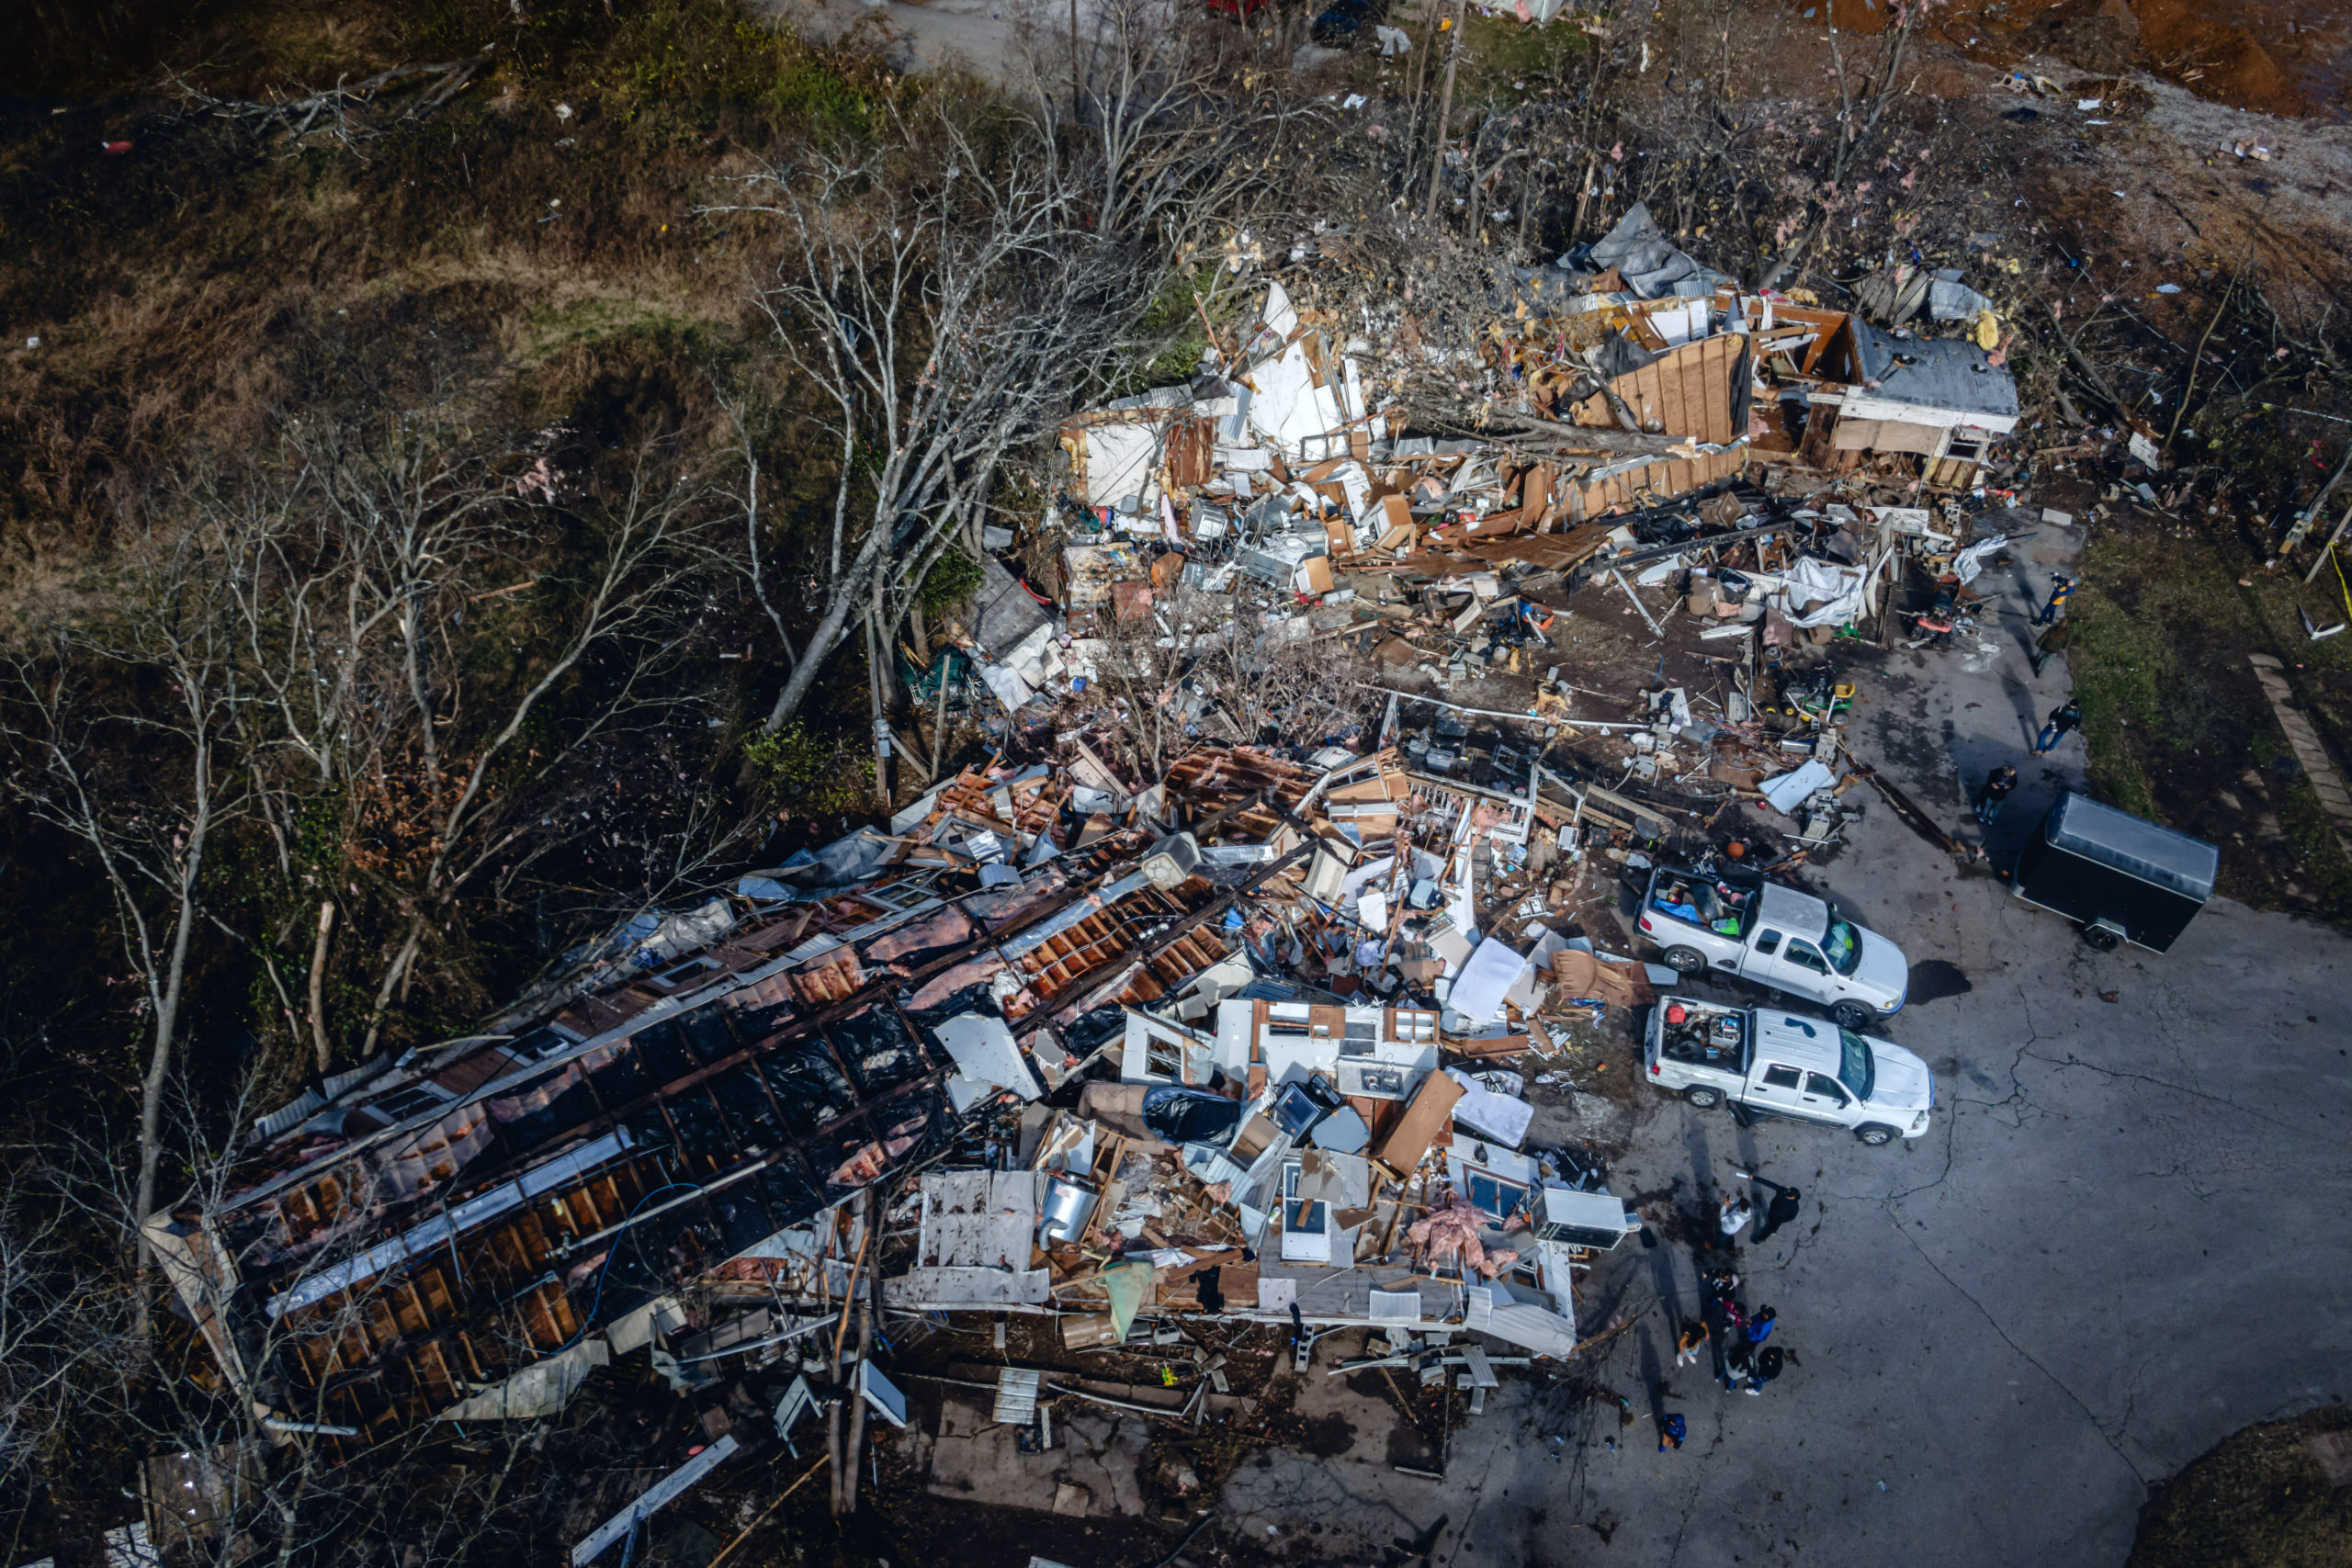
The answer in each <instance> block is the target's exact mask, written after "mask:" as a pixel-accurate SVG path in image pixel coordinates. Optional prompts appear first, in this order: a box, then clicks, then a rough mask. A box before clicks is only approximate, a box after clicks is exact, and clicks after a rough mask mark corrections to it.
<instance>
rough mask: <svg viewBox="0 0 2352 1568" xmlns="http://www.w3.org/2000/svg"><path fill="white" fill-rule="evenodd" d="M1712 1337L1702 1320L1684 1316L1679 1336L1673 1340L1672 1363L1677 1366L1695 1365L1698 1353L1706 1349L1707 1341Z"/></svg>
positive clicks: (1697, 1361) (1697, 1360) (1697, 1362)
mask: <svg viewBox="0 0 2352 1568" xmlns="http://www.w3.org/2000/svg"><path fill="white" fill-rule="evenodd" d="M1711 1338H1713V1334H1712V1333H1711V1332H1710V1331H1709V1330H1708V1327H1707V1325H1706V1323H1705V1322H1704V1321H1703V1320H1702V1319H1700V1318H1695V1317H1686V1318H1684V1319H1683V1320H1682V1335H1681V1337H1680V1338H1679V1339H1677V1340H1675V1342H1674V1364H1675V1365H1676V1366H1678V1367H1695V1366H1697V1365H1698V1364H1699V1356H1700V1353H1701V1352H1702V1351H1703V1350H1705V1349H1706V1348H1707V1341H1708V1340H1709V1339H1711Z"/></svg>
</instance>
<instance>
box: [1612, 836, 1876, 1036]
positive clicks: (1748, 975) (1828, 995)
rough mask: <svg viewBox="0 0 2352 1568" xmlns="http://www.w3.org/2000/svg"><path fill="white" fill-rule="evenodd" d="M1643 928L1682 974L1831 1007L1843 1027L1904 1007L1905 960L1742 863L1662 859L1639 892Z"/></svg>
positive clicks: (1817, 901)
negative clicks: (1683, 863) (1725, 979)
mask: <svg viewBox="0 0 2352 1568" xmlns="http://www.w3.org/2000/svg"><path fill="white" fill-rule="evenodd" d="M1640 924H1641V928H1642V932H1643V934H1644V935H1645V936H1647V937H1648V938H1649V939H1650V940H1651V941H1653V942H1657V944H1658V946H1660V947H1661V948H1664V949H1665V950H1666V962H1667V963H1668V964H1669V965H1670V966H1672V967H1673V968H1676V969H1679V970H1680V971H1681V972H1682V973H1683V974H1685V975H1697V974H1702V973H1705V972H1707V971H1709V970H1713V971H1716V972H1720V973H1724V974H1730V975H1736V976H1739V977H1740V978H1741V979H1743V980H1753V981H1755V982H1756V983H1757V984H1758V985H1760V986H1769V987H1771V988H1772V989H1773V990H1776V991H1779V992H1781V993H1783V994H1785V995H1788V996H1792V997H1803V998H1804V999H1805V1000H1807V1001H1812V1002H1820V1003H1821V1004H1823V1005H1824V1006H1826V1008H1828V1009H1829V1013H1830V1016H1831V1017H1832V1018H1835V1019H1836V1020H1837V1021H1838V1023H1839V1024H1841V1025H1843V1026H1844V1027H1845V1028H1848V1029H1862V1028H1867V1027H1868V1026H1869V1025H1871V1024H1872V1023H1875V1022H1878V1021H1881V1020H1883V1019H1889V1018H1893V1017H1894V1015H1895V1014H1896V1013H1898V1012H1900V1011H1902V1010H1903V1003H1904V999H1905V997H1906V996H1907V995H1908V994H1909V992H1910V988H1911V961H1910V960H1909V959H1907V958H1905V957H1904V956H1903V950H1902V949H1901V948H1899V947H1897V946H1895V945H1894V943H1893V942H1889V941H1887V940H1886V938H1884V937H1883V936H1881V935H1879V934H1878V932H1876V931H1866V930H1864V929H1863V928H1862V927H1860V926H1858V925H1856V924H1854V922H1853V921H1851V920H1849V919H1844V918H1842V917H1841V916H1840V915H1839V914H1838V911H1837V910H1836V909H1835V908H1831V907H1830V906H1829V905H1828V904H1826V903H1825V902H1823V901H1822V900H1821V899H1819V898H1816V897H1814V896H1813V895H1812V894H1810V893H1800V892H1798V891H1797V890H1796V889H1795V888H1793V887H1785V886H1781V884H1780V883H1777V882H1767V881H1765V880H1764V878H1763V876H1762V875H1761V874H1758V873H1757V872H1753V871H1749V870H1747V868H1745V867H1741V866H1729V865H1726V866H1718V867H1716V868H1714V869H1713V870H1707V871H1696V870H1690V869H1685V868H1678V867H1674V866H1669V865H1666V864H1664V863H1660V864H1659V865H1658V866H1657V868H1656V869H1655V870H1653V871H1652V872H1651V873H1650V880H1649V886H1647V887H1646V888H1645V889H1644V891H1643V894H1642V908H1641V920H1640Z"/></svg>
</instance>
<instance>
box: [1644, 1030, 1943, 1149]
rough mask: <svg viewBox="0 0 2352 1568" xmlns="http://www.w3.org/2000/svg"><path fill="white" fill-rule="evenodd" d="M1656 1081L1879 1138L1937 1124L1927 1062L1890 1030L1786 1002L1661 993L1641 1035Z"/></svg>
mask: <svg viewBox="0 0 2352 1568" xmlns="http://www.w3.org/2000/svg"><path fill="white" fill-rule="evenodd" d="M1642 1068H1643V1070H1644V1072H1645V1074H1646V1075H1647V1076H1648V1077H1649V1080H1650V1082H1651V1083H1653V1084H1655V1085H1657V1087H1658V1088H1659V1089H1666V1090H1668V1091H1679V1092H1680V1094H1681V1096H1682V1098H1683V1099H1685V1100H1689V1101H1690V1102H1691V1104H1693V1105H1695V1106H1698V1107H1699V1108H1701V1109H1702V1110H1705V1109H1708V1108H1710V1107H1713V1106H1717V1105H1722V1104H1724V1102H1725V1101H1729V1102H1731V1103H1734V1104H1736V1105H1738V1106H1740V1107H1741V1108H1742V1109H1744V1110H1746V1111H1749V1112H1751V1113H1752V1114H1755V1115H1759V1116H1783V1117H1786V1118H1788V1119H1789V1120H1790V1121H1792V1122H1820V1123H1821V1124H1822V1125H1823V1126H1826V1127H1844V1128H1846V1129H1848V1130H1849V1131H1850V1132H1851V1133H1852V1134H1854V1136H1855V1137H1857V1138H1859V1139H1860V1140H1861V1141H1862V1142H1863V1143H1865V1144H1868V1145H1871V1147H1872V1148H1876V1147H1878V1146H1879V1145H1883V1144H1891V1143H1894V1141H1895V1140H1896V1139H1898V1138H1916V1137H1917V1136H1918V1135H1919V1134H1922V1133H1924V1132H1926V1131H1927V1130H1928V1115H1929V1112H1931V1111H1934V1110H1935V1106H1936V1079H1935V1075H1934V1074H1932V1073H1930V1072H1929V1071H1928V1064H1927V1063H1925V1062H1923V1061H1921V1060H1920V1059H1919V1058H1918V1057H1917V1056H1915V1055H1912V1054H1911V1053H1910V1052H1908V1051H1905V1049H1904V1048H1903V1047H1902V1046H1900V1045H1897V1044H1894V1043H1892V1042H1890V1041H1885V1040H1872V1039H1869V1038H1867V1037H1865V1036H1863V1035H1860V1034H1857V1033H1855V1032H1853V1031H1852V1030H1850V1029H1840V1028H1838V1026H1837V1025H1836V1024H1834V1023H1832V1022H1830V1021H1828V1020H1827V1019H1826V1018H1802V1017H1799V1016H1798V1015H1797V1014H1795V1013H1792V1012H1786V1011H1783V1010H1781V1009H1779V1008H1732V1007H1724V1006H1721V1005H1719V1004H1717V1003H1714V1002H1702V1001H1695V1000H1693V999H1692V998H1689V997H1666V998H1660V1000H1659V1001H1658V1004H1657V1007H1656V1008H1655V1009H1654V1010H1652V1011H1651V1013H1650V1029H1649V1034H1648V1037H1647V1038H1646V1039H1645V1041H1644V1042H1643V1043H1642Z"/></svg>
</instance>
